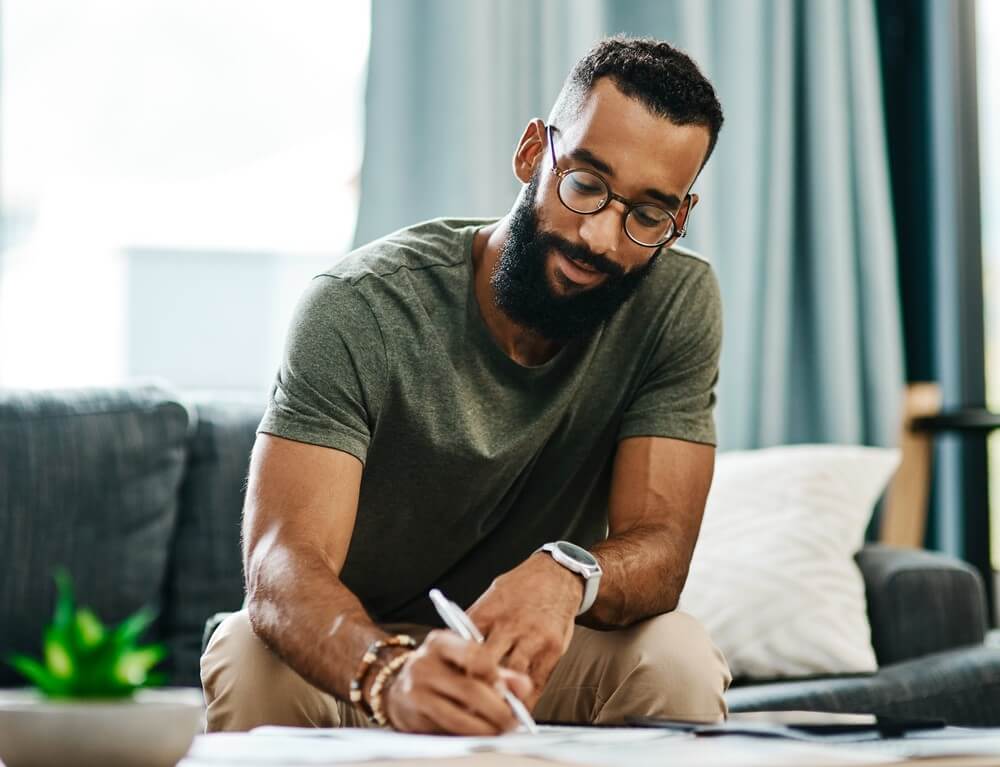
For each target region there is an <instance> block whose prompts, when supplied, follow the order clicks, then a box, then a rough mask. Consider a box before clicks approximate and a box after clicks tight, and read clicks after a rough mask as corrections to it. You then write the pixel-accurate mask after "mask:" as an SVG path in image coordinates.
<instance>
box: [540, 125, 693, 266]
mask: <svg viewBox="0 0 1000 767" xmlns="http://www.w3.org/2000/svg"><path fill="white" fill-rule="evenodd" d="M552 133H553V129H552V126H551V125H548V126H546V128H545V135H546V138H547V139H548V142H549V151H550V152H551V153H552V173H553V174H555V175H556V176H557V177H558V178H559V186H558V187H556V191H557V192H558V194H559V201H560V202H561V203H562V204H563V205H565V206H566V207H567V208H569V209H570V210H571V211H573V212H574V213H580V214H581V215H584V216H589V215H592V214H594V213H597V212H599V211H601V210H604V208H606V207H607V206H608V204H609V203H610V202H611V201H612V200H618V202H620V203H621V204H622V205H624V206H625V219H624V220H623V222H622V227H623V228H624V229H625V234H627V235H628V238H629V239H630V240H632V242H634V243H635V244H636V245H641V246H643V247H644V248H658V247H659V246H660V245H663V244H664V243H666V242H668V241H669V240H671V239H673V238H674V237H675V236H676V237H683V236H684V235H686V234H687V230H686V229H678V228H677V219H675V218H674V215H673V214H672V213H671V212H670V211H669V210H667V209H666V208H661V207H660V206H659V205H654V204H652V203H649V202H639V203H634V202H630V201H629V200H627V199H625V198H624V197H622V196H621V195H618V194H615V193H614V192H612V191H611V185H610V184H608V182H607V181H605V180H604V177H603V176H601V175H600V174H598V173H595V172H594V171H592V170H585V169H583V168H570V169H569V170H560V169H559V166H558V165H557V164H556V148H555V144H554V143H553V141H552Z"/></svg>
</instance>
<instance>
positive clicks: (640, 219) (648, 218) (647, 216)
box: [632, 208, 667, 226]
mask: <svg viewBox="0 0 1000 767" xmlns="http://www.w3.org/2000/svg"><path fill="white" fill-rule="evenodd" d="M632 215H633V216H634V217H635V220H636V223H637V224H640V225H641V226H662V225H663V222H664V221H666V220H667V215H666V214H665V213H664V212H663V211H656V210H649V209H643V208H633V209H632Z"/></svg>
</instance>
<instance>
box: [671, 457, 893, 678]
mask: <svg viewBox="0 0 1000 767" xmlns="http://www.w3.org/2000/svg"><path fill="white" fill-rule="evenodd" d="M898 462H899V454H898V451H895V450H885V449H881V448H868V447H858V446H853V445H790V446H785V447H773V448H766V449H762V450H748V451H734V452H729V453H720V454H719V456H718V458H717V460H716V467H715V478H714V480H713V482H712V489H711V492H710V493H709V496H708V501H707V504H706V506H705V517H704V522H703V523H702V528H701V534H700V536H699V538H698V544H697V546H696V547H695V550H694V556H693V558H692V561H691V569H690V572H689V575H688V579H687V583H686V585H685V587H684V591H683V593H682V594H681V599H680V609H682V610H684V611H686V612H689V613H690V614H692V615H693V616H694V617H695V618H697V619H698V620H700V621H701V622H702V624H703V625H704V626H705V627H706V628H707V629H708V632H709V633H710V634H711V636H712V639H713V640H714V641H715V643H716V645H717V646H718V647H719V649H720V650H722V652H723V654H725V656H726V659H727V660H728V661H729V665H730V668H731V669H732V672H733V676H734V677H736V678H738V679H739V678H753V679H760V678H770V677H798V676H813V675H817V674H839V673H852V672H853V673H857V672H869V671H874V670H875V668H876V659H875V652H874V650H873V649H872V644H871V630H870V628H869V624H868V616H867V606H866V601H865V589H864V581H863V580H862V577H861V573H860V572H859V570H858V567H857V565H856V564H855V562H854V554H855V552H857V550H858V549H859V548H861V545H862V542H863V540H864V532H865V528H866V527H867V525H868V520H869V518H870V517H871V514H872V509H873V507H874V504H875V502H876V501H877V500H878V497H879V496H880V495H881V494H882V491H883V489H884V488H885V485H886V483H887V482H888V480H889V478H890V476H891V475H892V473H893V471H895V468H896V465H897V464H898Z"/></svg>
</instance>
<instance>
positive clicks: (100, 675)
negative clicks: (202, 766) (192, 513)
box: [0, 570, 201, 767]
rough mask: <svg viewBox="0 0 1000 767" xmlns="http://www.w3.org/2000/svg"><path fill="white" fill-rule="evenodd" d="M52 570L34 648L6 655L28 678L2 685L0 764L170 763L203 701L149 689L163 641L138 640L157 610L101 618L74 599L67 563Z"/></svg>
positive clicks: (185, 744)
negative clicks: (47, 613) (107, 621)
mask: <svg viewBox="0 0 1000 767" xmlns="http://www.w3.org/2000/svg"><path fill="white" fill-rule="evenodd" d="M55 580H56V588H57V597H56V606H55V612H54V614H53V619H52V623H51V624H50V625H49V626H48V627H47V628H46V629H45V632H44V635H43V638H42V656H41V658H32V657H29V656H26V655H14V656H11V657H10V658H9V659H8V662H9V663H10V664H11V665H12V666H13V667H14V668H15V669H17V670H18V671H19V672H20V673H21V674H22V675H23V676H24V677H25V678H26V679H27V680H28V681H29V682H31V684H32V687H31V688H28V689H25V690H13V691H10V690H4V691H0V760H3V763H4V764H5V765H6V767H34V765H54V764H75V765H88V764H94V765H98V764H99V765H102V767H109V766H111V767H117V766H119V765H121V766H124V765H157V766H158V765H171V766H172V765H175V764H176V763H177V762H178V761H179V760H180V759H181V758H182V757H183V756H184V754H185V753H187V750H188V748H189V747H190V745H191V741H192V740H193V738H194V735H195V733H196V732H197V730H198V729H199V726H200V722H201V705H200V704H201V701H200V696H196V695H192V691H190V690H152V689H147V688H150V687H153V686H156V685H160V684H162V683H163V682H164V680H165V677H164V676H163V675H162V674H160V673H158V672H156V671H154V668H155V666H156V665H157V664H158V663H159V662H160V661H162V660H163V658H164V657H165V655H166V648H165V647H164V646H163V645H161V644H147V645H140V644H139V640H140V638H141V636H142V634H143V633H144V632H145V631H146V629H147V628H149V626H150V624H152V622H153V620H154V619H155V617H156V616H155V612H154V611H152V610H150V609H148V608H143V609H141V610H139V611H138V612H136V613H135V614H133V615H131V616H129V617H128V618H126V619H125V620H123V621H122V622H121V623H119V624H118V625H117V626H114V627H107V626H105V625H104V624H103V623H102V622H101V620H100V619H99V618H98V617H97V616H96V615H95V614H94V612H93V611H92V610H90V609H88V608H86V607H77V605H76V600H75V598H74V594H73V587H72V584H71V581H70V577H69V574H68V573H66V572H65V571H64V570H59V571H58V572H57V573H56V575H55Z"/></svg>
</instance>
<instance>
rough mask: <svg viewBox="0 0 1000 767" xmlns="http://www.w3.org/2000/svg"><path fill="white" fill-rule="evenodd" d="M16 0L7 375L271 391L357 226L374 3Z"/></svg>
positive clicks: (5, 54)
mask: <svg viewBox="0 0 1000 767" xmlns="http://www.w3.org/2000/svg"><path fill="white" fill-rule="evenodd" d="M0 10H2V20H3V27H2V35H3V39H2V48H0V51H2V59H0V67H2V69H0V78H2V79H0V173H2V176H0V184H2V197H0V212H2V215H3V218H2V224H3V243H2V250H0V386H27V387H40V386H75V385H89V384H116V383H121V382H123V381H125V380H127V379H133V378H137V377H147V376H157V377H160V378H162V379H165V380H166V381H168V382H170V383H171V384H174V385H175V386H178V387H181V388H185V387H189V388H230V389H248V390H254V391H260V390H263V389H266V387H267V386H268V384H269V383H270V380H271V378H272V377H273V375H274V371H275V369H276V366H277V364H278V361H279V357H280V349H281V346H282V341H283V336H284V332H285V329H286V326H287V322H288V318H289V316H290V313H291V309H292V307H293V306H294V303H295V300H296V298H297V297H298V295H299V294H300V293H301V291H302V289H303V288H304V286H305V283H306V282H307V280H308V278H309V277H310V276H311V275H312V274H314V273H316V272H318V271H321V270H322V269H324V268H326V267H327V266H329V264H330V263H331V262H333V261H334V260H336V258H337V257H338V256H339V255H341V254H342V253H343V252H344V251H345V250H346V249H347V248H348V247H349V244H350V241H351V237H352V233H353V228H354V222H355V218H356V208H357V178H358V174H359V169H360V163H361V147H362V125H363V123H362V118H363V113H362V106H363V90H364V75H365V70H366V65H367V53H368V38H369V7H368V3H367V2H357V1H355V2H350V3H334V2H328V0H298V2H295V3H282V2H279V1H278V0H172V2H169V3H165V2H162V1H161V0H90V1H88V2H85V3H81V2H78V0H3V2H2V9H0Z"/></svg>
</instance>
